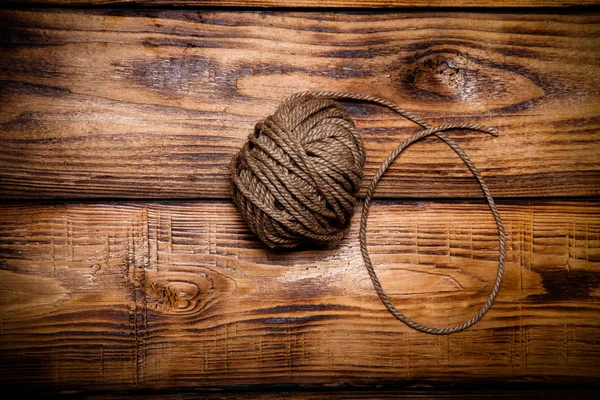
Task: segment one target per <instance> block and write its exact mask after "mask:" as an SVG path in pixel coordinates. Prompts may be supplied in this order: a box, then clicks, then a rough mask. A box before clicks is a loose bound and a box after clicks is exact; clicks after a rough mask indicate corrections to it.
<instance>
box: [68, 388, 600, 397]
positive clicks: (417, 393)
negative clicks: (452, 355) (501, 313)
mask: <svg viewBox="0 0 600 400" xmlns="http://www.w3.org/2000/svg"><path fill="white" fill-rule="evenodd" d="M71 397H73V398H76V399H81V398H82V396H81V394H80V393H75V394H73V395H72V396H69V395H63V396H61V398H64V399H65V400H69V399H70V398H71ZM199 397H200V398H202V399H222V400H234V399H240V400H241V399H261V400H276V399H277V400H279V399H287V400H338V399H339V400H354V399H359V400H362V399H377V400H393V399H432V398H435V399H463V400H469V399H502V400H504V399H507V398H511V399H545V400H547V399H559V400H563V399H569V400H574V399H595V398H597V397H598V391H597V390H593V389H584V390H581V389H577V388H571V389H558V390H557V389H553V390H542V389H533V390H532V389H529V390H523V389H517V390H514V389H512V388H508V389H507V388H506V387H505V388H504V389H503V390H498V389H496V390H489V389H487V390H474V389H471V388H469V389H466V390H465V389H464V388H460V387H459V388H455V389H454V390H436V389H433V390H432V389H421V390H418V389H417V390H415V389H400V390H377V391H375V390H343V391H334V390H330V391H323V392H310V391H296V392H293V391H289V390H288V391H285V392H279V393H277V392H275V393H271V392H264V391H263V392H261V391H246V392H244V391H238V392H228V391H218V390H214V391H192V392H184V393H172V392H171V393H168V394H164V393H159V394H157V393H144V394H135V393H134V394H132V393H131V392H126V393H122V394H118V393H117V394H108V395H107V394H106V393H102V394H95V395H94V394H92V395H86V396H85V397H83V398H85V399H87V400H96V399H114V400H117V399H125V400H130V399H134V400H142V399H156V400H163V399H169V400H188V399H198V398H199Z"/></svg>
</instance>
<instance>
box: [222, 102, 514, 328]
mask: <svg viewBox="0 0 600 400" xmlns="http://www.w3.org/2000/svg"><path fill="white" fill-rule="evenodd" d="M334 100H353V101H361V102H367V103H372V104H377V105H380V106H383V107H386V108H389V109H391V110H392V111H394V112H396V113H397V114H399V115H400V116H402V117H404V118H406V119H408V120H410V121H412V122H414V123H416V124H418V125H420V126H421V127H422V128H423V130H421V131H420V132H418V133H416V134H414V135H413V136H412V137H410V138H408V139H406V140H405V141H404V142H402V143H401V144H400V145H399V146H398V147H396V149H395V150H394V151H392V153H391V154H390V155H389V156H388V158H387V159H386V160H385V161H384V162H383V164H382V165H381V167H380V168H379V170H378V171H377V173H376V174H375V176H374V177H373V180H372V181H371V184H370V186H369V188H368V190H367V194H366V195H365V200H364V203H363V209H362V217H361V224H360V234H359V236H360V249H361V253H362V256H363V260H364V263H365V266H366V268H367V271H368V272H369V276H370V277H371V281H372V282H373V287H374V288H375V291H376V292H377V294H378V295H379V298H380V299H381V301H382V302H383V304H384V305H385V306H386V307H387V309H388V310H389V311H390V312H391V313H392V314H393V315H394V317H396V318H397V319H398V320H400V321H402V322H404V323H405V324H407V325H408V326H410V327H412V328H414V329H417V330H419V331H422V332H426V333H431V334H438V335H444V334H450V333H455V332H459V331H462V330H464V329H466V328H468V327H470V326H472V325H473V324H475V323H476V322H477V321H479V320H480V319H481V318H482V317H483V316H484V315H485V313H486V312H487V311H488V310H489V308H490V307H491V305H492V303H493V302H494V299H495V298H496V295H497V294H498V291H499V289H500V285H501V284H502V278H503V275H504V263H505V259H506V237H505V234H504V228H503V225H502V220H501V219H500V215H499V213H498V209H497V207H496V205H495V203H494V199H493V197H492V195H491V193H490V191H489V189H488V187H487V185H486V183H485V181H484V180H483V177H482V176H481V174H480V173H479V171H478V170H477V168H476V167H475V165H473V163H472V162H471V160H470V159H469V157H468V156H467V155H466V154H465V153H464V151H463V150H462V149H461V148H460V147H459V146H458V144H457V143H456V142H454V141H453V140H452V139H450V138H449V137H448V136H446V135H445V134H444V132H446V131H449V130H456V129H466V130H474V131H480V132H485V133H489V134H492V135H494V136H497V135H498V132H497V130H496V129H494V128H490V127H486V126H483V125H478V124H446V125H442V126H438V127H433V126H431V125H429V124H427V123H426V122H425V121H423V120H422V119H420V118H419V117H417V116H415V115H413V114H412V113H409V112H408V111H406V110H403V109H402V108H400V107H398V106H397V105H396V104H394V103H392V102H390V101H388V100H385V99H382V98H379V97H376V96H370V95H361V94H355V93H344V92H326V91H313V92H303V93H297V94H295V95H293V96H291V97H289V98H288V99H287V100H285V101H284V102H283V103H282V105H281V106H280V107H279V108H278V110H277V111H276V112H275V114H274V115H273V116H271V117H268V118H267V119H266V120H265V121H263V122H259V123H258V124H257V126H256V129H255V132H254V134H252V135H250V136H249V138H248V142H247V143H246V144H245V145H244V147H243V148H242V150H241V151H240V152H239V153H238V154H237V155H236V156H235V157H234V159H233V161H232V165H231V171H232V197H233V200H234V202H235V203H236V204H237V206H238V208H239V209H240V211H241V213H242V215H243V217H244V219H245V220H246V222H247V223H248V226H249V227H250V229H251V230H252V231H253V232H254V233H256V234H257V235H258V236H259V237H260V239H261V240H262V241H263V242H265V243H266V244H267V245H268V246H270V247H272V248H292V247H296V246H298V245H300V244H301V243H303V242H304V241H307V240H308V241H312V242H315V243H318V244H327V243H330V242H337V241H338V240H340V239H341V238H343V237H344V236H345V235H346V233H347V231H348V228H349V225H350V218H351V217H352V213H353V210H354V205H355V197H354V195H355V193H356V192H357V191H358V188H359V185H360V180H361V178H362V168H363V165H364V160H365V154H364V147H363V145H362V140H361V138H360V136H359V135H358V134H357V132H356V129H355V127H354V123H353V122H352V120H351V119H350V117H349V116H348V114H347V112H346V110H345V109H344V107H343V106H341V105H340V104H339V103H337V102H335V101H334ZM429 135H435V136H437V137H438V138H440V139H441V140H443V141H444V142H445V143H446V144H447V145H448V146H449V147H450V148H451V149H452V150H454V152H456V154H457V155H458V156H459V157H460V158H461V160H463V162H464V163H465V165H466V166H467V167H468V168H469V170H470V171H471V173H472V174H473V175H474V176H475V178H477V181H478V182H479V185H480V186H481V189H482V191H483V194H484V196H485V198H486V200H487V202H488V205H489V207H490V210H491V212H492V215H493V217H494V220H495V222H496V226H497V229H498V240H499V257H498V271H497V275H496V280H495V282H494V287H493V289H492V291H491V293H490V295H489V296H488V298H487V300H486V302H485V303H484V304H483V305H482V307H481V308H480V309H479V311H478V312H477V314H475V316H473V317H472V318H471V319H469V320H468V321H466V322H464V323H463V324H460V325H457V326H453V327H445V328H438V327H431V326H427V325H423V324H420V323H418V322H416V321H414V320H412V319H410V318H408V317H406V316H405V315H404V314H402V313H401V312H400V311H398V310H397V309H396V307H395V306H394V305H393V304H392V303H391V301H390V300H389V298H388V297H387V295H386V294H385V292H384V290H383V288H382V287H381V283H380V282H379V279H378V277H377V274H376V273H375V270H374V268H373V264H372V263H371V258H370V256H369V251H368V248H367V236H366V231H367V218H368V215H369V207H370V204H371V198H372V195H373V192H374V191H375V188H376V187H377V183H378V182H379V180H380V179H381V177H382V176H383V174H384V173H385V172H386V171H387V169H388V168H389V166H390V165H391V164H392V162H393V161H394V160H395V159H396V158H397V157H398V156H399V155H400V154H401V153H402V151H404V149H406V148H407V147H408V146H410V145H411V144H412V143H414V142H416V141H418V140H420V139H422V138H424V137H426V136H429Z"/></svg>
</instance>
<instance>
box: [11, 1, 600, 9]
mask: <svg viewBox="0 0 600 400" xmlns="http://www.w3.org/2000/svg"><path fill="white" fill-rule="evenodd" d="M5 1H7V2H8V3H15V4H28V5H31V4H36V5H37V4H52V5H62V6H90V5H128V6H136V5H143V6H169V7H174V6H184V7H275V8H291V7H309V8H400V7H401V8H406V7H408V8H415V7H428V8H437V7H491V8H499V7H573V6H587V5H597V4H598V0H498V1H494V0H438V1H432V0H324V1H318V0H5Z"/></svg>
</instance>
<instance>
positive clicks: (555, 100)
mask: <svg viewBox="0 0 600 400" xmlns="http://www.w3.org/2000/svg"><path fill="white" fill-rule="evenodd" d="M17 3H18V4H21V5H22V4H27V5H31V4H35V3H23V2H17ZM17 3H15V4H17ZM47 3H52V4H54V5H58V6H60V5H73V4H75V5H82V4H83V5H90V4H96V3H98V4H100V3H112V4H117V3H118V2H110V1H106V2H104V1H98V2H96V1H93V0H92V1H87V2H85V1H72V2H71V1H68V0H65V1H59V0H57V1H48V2H47ZM371 3H376V4H375V5H376V6H379V7H388V6H390V7H398V6H400V7H401V6H413V5H414V6H420V7H422V6H428V5H429V3H430V2H425V1H423V2H419V1H416V2H411V4H407V3H406V2H403V1H390V2H366V1H365V2H358V3H353V4H350V2H347V1H339V2H338V1H328V2H322V3H321V2H310V1H305V2H304V1H300V0H298V1H295V2H290V3H289V4H288V3H286V4H288V5H295V6H307V7H321V6H324V7H330V8H331V7H337V6H340V7H341V8H340V9H334V8H331V9H329V10H328V11H326V12H325V11H323V12H314V11H311V12H299V11H291V10H290V11H285V10H276V11H256V10H255V9H252V10H251V11H248V10H245V9H243V8H240V9H235V10H229V11H222V10H220V11H219V10H212V9H211V10H207V9H203V10H192V9H185V10H160V9H155V10H148V9H144V8H137V9H136V8H131V7H127V6H124V5H121V6H120V8H118V9H98V8H68V7H65V8H61V7H53V8H49V9H36V8H23V7H21V8H19V7H16V8H14V9H4V10H0V198H1V199H2V202H3V204H0V386H2V389H23V388H26V389H31V390H51V391H55V392H64V391H67V392H70V391H94V392H95V395H94V396H97V397H94V396H92V398H98V397H103V396H104V395H105V394H106V393H104V391H110V392H111V393H112V394H111V396H112V397H113V398H121V397H119V396H122V397H130V396H132V395H133V394H135V393H137V395H136V396H138V397H139V398H145V397H146V396H149V397H153V396H155V395H156V394H157V393H158V394H160V395H161V396H163V397H164V398H191V397H193V396H195V394H197V393H196V392H189V393H188V392H183V393H181V392H180V393H175V392H174V393H170V392H169V391H171V390H197V389H198V390H201V389H209V388H210V389H218V390H221V389H225V392H211V393H212V394H210V395H208V396H209V398H212V397H215V398H264V396H266V398H280V397H284V398H314V399H318V398H325V397H327V398H331V397H330V396H332V395H333V396H334V397H333V398H364V397H375V398H393V397H394V398H395V397H397V396H399V395H403V396H406V397H411V393H412V392H410V391H409V392H405V393H403V392H402V391H400V392H381V393H371V394H369V395H367V394H365V393H366V392H364V391H360V390H358V391H356V389H357V388H358V389H360V388H361V387H363V388H376V387H378V385H383V386H384V387H385V385H388V384H390V383H391V384H392V385H400V386H402V387H409V388H411V387H413V388H414V386H411V385H415V384H416V385H425V386H428V387H430V386H431V387H433V388H435V387H436V385H438V386H437V387H443V388H444V391H442V392H438V393H437V395H440V396H442V398H443V397H447V398H455V396H456V393H454V392H452V391H447V388H448V387H449V385H459V387H461V385H462V387H468V385H470V384H474V383H475V384H478V385H487V384H490V385H496V386H495V387H496V388H502V387H504V386H509V385H520V386H519V388H520V390H521V392H519V393H521V395H522V396H523V397H527V396H529V395H531V397H535V396H536V394H544V393H542V392H536V391H533V392H530V391H529V390H528V389H527V386H526V385H528V384H533V385H534V388H535V390H539V389H540V388H544V387H548V386H546V385H555V384H559V385H576V387H582V386H583V388H584V389H585V391H584V392H579V393H570V392H569V389H568V388H569V387H570V386H566V387H567V389H565V387H563V388H562V389H561V390H565V391H567V392H568V393H570V394H571V395H572V396H575V397H577V396H580V397H588V395H590V396H591V395H592V394H593V393H594V392H595V391H596V390H595V388H597V387H596V386H591V385H595V384H597V380H598V378H599V377H600V199H599V198H598V195H599V192H600V107H599V104H600V90H599V88H600V77H599V71H600V52H599V50H598V49H600V14H598V13H597V12H593V10H592V11H590V10H588V9H585V10H582V9H579V10H574V11H573V10H570V9H565V10H566V11H564V12H563V11H557V10H556V9H550V10H545V11H544V9H542V10H541V11H540V10H539V9H532V8H528V9H525V10H524V11H521V12H515V11H514V10H512V9H510V10H503V9H499V10H495V11H489V10H484V12H476V11H475V12H467V11H465V10H461V11H460V12H453V11H450V10H446V9H443V10H441V11H440V10H439V9H436V8H432V9H431V10H422V9H419V10H418V11H417V12H415V11H410V10H404V9H403V10H399V11H393V12H370V11H367V10H365V11H362V12H350V13H345V12H342V11H344V10H345V8H344V7H348V6H352V7H359V6H370V5H371ZM425 3H427V4H425ZM472 3H475V2H469V1H463V2H458V3H456V4H458V5H463V6H471V5H475V4H472ZM478 3H479V5H484V6H486V7H495V6H498V5H500V6H507V5H508V6H521V5H523V6H531V5H541V6H557V5H570V3H569V2H556V3H555V2H553V1H546V2H543V3H538V2H534V1H518V0H515V1H505V2H501V3H496V4H493V3H495V2H478ZM534 3H535V4H534ZM136 4H143V5H156V4H159V5H161V4H163V3H160V2H153V1H145V2H138V3H136ZM177 4H179V5H187V6H206V5H209V6H212V5H215V3H213V2H210V1H188V2H180V3H177ZM580 4H583V3H580ZM228 5H232V6H238V7H243V6H249V7H254V6H259V7H260V6H272V5H278V6H281V3H277V4H275V2H258V1H257V2H252V1H249V2H236V1H226V2H223V3H219V6H228ZM440 5H443V6H444V5H445V6H451V5H452V4H450V3H449V2H441V3H440ZM474 10H476V9H474ZM316 89H326V90H337V91H352V92H359V93H365V94H373V95H378V96H383V97H387V98H389V99H391V100H394V101H396V102H397V103H399V104H400V105H401V106H403V107H405V108H407V109H409V110H411V111H414V112H416V113H419V114H420V115H421V116H423V117H424V118H425V119H426V120H427V121H429V122H431V123H432V124H434V125H437V124H442V123H443V122H444V121H449V122H476V123H481V124H485V125H489V126H495V127H497V128H498V129H499V131H500V136H499V137H497V138H493V137H489V136H487V135H483V134H477V133H467V132H456V133H453V134H452V137H453V138H455V140H456V141H457V142H459V143H460V145H461V146H462V147H463V148H464V149H465V151H466V152H467V153H468V154H469V156H470V157H471V158H472V160H473V161H474V163H475V164H476V165H477V167H478V168H479V169H480V170H481V172H482V174H483V176H484V178H485V179H486V181H487V182H488V184H489V187H490V189H491V191H492V194H493V195H494V196H495V197H496V199H497V202H498V204H499V206H498V207H499V211H500V214H501V216H502V218H503V220H504V224H505V228H506V234H507V259H506V274H505V279H504V283H503V286H502V289H501V290H500V293H499V295H498V298H497V300H496V302H495V303H494V305H493V307H492V308H491V310H490V311H489V313H488V314H487V315H486V316H485V317H484V318H483V320H482V321H480V322H479V323H478V324H477V325H475V326H474V327H472V328H470V329H468V330H467V331H464V332H461V333H458V334H455V335H452V336H443V337H439V336H431V335H426V334H423V333H419V332H416V331H414V330H412V329H410V328H408V327H407V326H405V325H403V324H401V323H399V322H398V321H396V320H395V319H394V318H393V317H392V316H391V314H390V313H389V312H388V311H387V310H386V309H385V307H384V306H383V305H382V304H381V302H380V300H379V298H378V297H377V294H376V292H375V291H374V290H373V287H372V284H371V281H370V280H369V277H368V275H367V272H366V270H365V268H364V265H363V261H362V259H361V255H360V250H359V247H358V237H357V236H358V225H359V219H358V216H355V218H354V220H353V224H352V229H351V231H350V233H349V235H348V237H347V238H346V239H345V240H344V241H343V242H342V243H341V244H340V245H339V246H336V247H331V248H324V249H317V248H304V249H302V250H301V251H297V252H275V251H270V250H268V249H267V248H266V247H265V246H264V245H263V244H262V243H260V242H259V241H258V239H257V238H256V237H255V236H253V235H252V234H251V233H250V232H249V230H248V229H247V227H246V226H245V224H244V223H243V221H242V219H241V217H240V216H239V214H238V212H237V210H236V209H235V207H234V206H233V204H232V203H231V201H230V200H229V180H228V179H229V178H228V164H229V162H230V160H231V157H232V156H233V155H234V154H235V153H236V152H237V151H238V149H239V148H240V146H241V145H242V144H243V143H244V141H245V140H246V137H247V135H248V134H250V133H251V132H252V130H253V127H254V124H255V123H256V122H257V121H258V120H259V119H261V118H264V117H265V116H267V115H269V114H270V113H272V112H273V111H274V110H275V108H276V107H277V105H278V104H279V102H280V101H281V100H282V99H284V98H285V97H286V96H287V95H289V94H292V93H294V92H297V91H303V90H316ZM346 105H347V107H348V109H349V110H350V113H351V115H352V117H353V118H354V119H355V121H356V123H357V125H358V128H359V131H360V133H361V134H362V136H363V137H364V139H365V146H366V152H367V163H366V169H365V179H364V183H363V191H362V192H361V195H362V194H363V193H364V189H365V188H366V186H367V184H368V182H369V180H370V178H371V177H372V176H373V174H374V173H375V170H376V169H377V168H378V166H379V164H380V163H381V162H382V161H383V160H384V159H385V158H386V157H387V155H388V154H389V152H390V151H391V150H392V149H393V148H394V147H395V146H396V145H397V144H398V143H400V142H401V141H402V140H403V139H404V138H406V137H408V136H409V135H410V134H411V133H413V132H414V131H415V130H416V129H417V127H416V126H414V125H411V124H409V123H406V122H405V121H402V120H399V119H398V118H397V117H396V116H394V115H393V114H391V113H389V112H387V111H385V110H381V109H377V108H375V107H371V106H364V105H357V104H354V103H347V104H346ZM375 196H376V197H377V198H376V199H375V201H374V203H373V206H372V208H371V214H370V217H369V227H368V231H367V240H368V246H369V250H370V252H371V257H372V260H373V263H374V265H375V268H376V270H377V273H378V274H379V277H380V279H381V281H382V284H383V287H384V289H385V290H386V291H387V292H388V294H389V295H390V298H391V299H392V300H393V301H394V304H395V305H396V306H397V307H398V308H399V309H400V310H401V311H403V312H405V313H406V314H407V315H408V316H409V317H411V318H414V319H416V320H418V321H419V322H421V323H425V324H433V325H441V326H449V325H454V324H457V323H461V322H464V320H465V319H466V318H467V317H468V316H470V315H472V314H474V313H475V312H476V311H477V310H478V308H479V307H480V305H481V303H482V302H483V301H484V300H485V298H486V297H487V295H488V293H489V291H490V289H491V285H492V284H493V280H494V277H495V274H496V268H497V257H498V238H497V233H496V228H495V225H494V221H493V218H492V216H491V214H490V212H489V209H488V207H487V205H485V203H484V202H483V201H482V200H481V192H480V189H479V188H478V186H477V183H476V181H475V179H474V178H473V177H472V176H471V175H470V173H469V172H468V170H466V168H465V167H464V166H463V165H462V163H461V161H460V160H459V159H458V157H456V156H455V155H454V153H452V151H451V150H450V149H448V148H447V147H446V146H445V145H444V144H443V143H441V142H439V140H437V139H435V138H431V139H426V140H424V141H422V142H420V143H417V144H416V145H414V146H412V147H411V148H410V149H408V150H407V151H406V153H405V154H403V155H402V157H401V158H400V159H399V160H397V161H396V162H395V163H394V165H393V166H392V167H391V168H390V170H389V172H388V174H387V175H386V176H385V177H384V178H383V180H382V181H381V183H380V186H379V187H378V189H377V191H376V193H375ZM357 211H360V204H359V205H358V206H357ZM281 385H283V387H290V388H292V389H294V388H295V389H298V390H299V393H295V394H290V393H288V394H282V393H278V392H271V393H267V394H264V393H258V394H257V393H256V392H248V393H241V392H237V393H236V392H232V390H234V389H235V388H238V389H239V390H243V389H244V388H246V389H248V388H249V389H252V388H257V387H259V388H261V387H267V388H271V389H272V390H274V389H273V388H281V387H282V386H281ZM286 385H287V386H286ZM535 385H537V386H535ZM586 385H587V386H586ZM417 387H420V386H417ZM574 387H575V386H574ZM346 388H351V389H353V390H352V391H349V392H340V390H344V389H346ZM588 389H589V390H588ZM137 390H146V391H142V392H133V391H137ZM154 390H158V391H159V392H154ZM252 390H255V389H252ZM312 390H317V391H318V392H315V393H313V392H311V391H312ZM322 390H325V392H322ZM523 390H524V391H523ZM118 391H124V392H123V394H119V392H118ZM415 393H416V392H415ZM564 393H565V392H563V391H556V392H554V393H550V394H551V395H552V396H555V397H554V398H558V397H560V396H561V395H562V394H564ZM416 395H418V396H423V397H428V396H429V395H430V393H429V392H419V393H416ZM497 395H498V393H494V392H490V393H487V394H486V393H483V394H481V393H479V392H475V393H474V392H467V393H463V394H460V395H459V396H462V397H461V398H474V397H490V398H491V397H496V396H497ZM335 396H337V397H335ZM498 396H500V395H498Z"/></svg>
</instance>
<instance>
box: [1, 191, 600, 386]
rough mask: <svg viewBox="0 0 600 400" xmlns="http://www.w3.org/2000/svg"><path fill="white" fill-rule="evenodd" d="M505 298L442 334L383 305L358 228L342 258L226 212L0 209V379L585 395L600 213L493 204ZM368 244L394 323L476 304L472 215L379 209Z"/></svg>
mask: <svg viewBox="0 0 600 400" xmlns="http://www.w3.org/2000/svg"><path fill="white" fill-rule="evenodd" d="M499 208H500V212H501V214H502V216H503V218H504V222H505V226H506V232H507V248H508V255H507V265H506V276H505V280H504V285H503V286H502V289H501V291H500V293H499V296H498V298H497V301H496V303H495V304H494V306H493V307H492V309H491V310H490V312H489V313H488V314H487V315H486V317H485V318H484V319H483V320H482V321H481V322H480V323H479V324H477V325H475V326H474V327H472V328H471V329H469V330H467V331H465V332H462V333H459V334H455V335H452V336H449V337H436V336H431V335H427V334H422V333H419V332H416V331H413V330H411V329H410V328H408V327H406V326H405V325H403V324H401V323H399V322H398V321H396V320H395V319H393V317H392V316H391V315H390V314H389V313H388V311H387V310H386V309H385V308H384V307H383V305H382V304H381V303H380V301H379V299H378V298H377V295H376V293H375V291H374V290H373V289H372V286H371V282H370V280H369V278H368V275H367V273H366V271H365V269H364V267H363V264H362V261H361V257H360V252H359V249H358V243H357V231H356V229H357V226H358V221H357V220H355V221H354V224H353V227H354V229H353V230H352V231H351V232H350V236H349V237H348V238H347V239H346V240H345V241H344V242H343V243H342V244H341V245H340V246H339V247H338V248H333V249H325V250H312V251H311V250H305V251H301V252H297V253H293V254H288V253H276V252H272V251H269V250H266V249H265V248H264V246H263V245H261V244H260V242H257V240H256V238H255V237H254V236H253V235H251V234H250V233H249V232H248V231H247V229H246V228H245V226H244V224H243V222H242V221H241V219H240V218H239V217H238V214H237V213H236V211H235V208H234V207H233V205H231V204H230V203H221V202H200V203H131V204H124V203H102V204H96V203H89V204H70V205H68V204H67V205H4V206H2V207H0V350H1V351H0V384H3V385H8V386H10V385H11V384H19V385H27V386H28V387H38V388H39V387H43V386H44V385H48V386H50V387H55V388H61V389H81V388H84V389H87V390H91V389H100V390H109V389H113V390H114V389H129V388H149V389H153V388H162V389H169V388H173V387H205V386H211V387H214V386H230V385H243V384H265V385H269V384H281V383H286V384H298V385H305V386H317V387H318V386H330V385H334V386H338V385H345V384H348V385H362V384H373V383H377V382H412V381H422V380H426V381H429V382H446V383H448V382H478V383H486V382H488V383H493V382H522V381H527V382H548V383H560V382H562V383H575V382H577V383H580V384H581V383H595V382H597V379H598V377H599V376H600V319H599V318H598V315H599V310H600V203H597V202H594V203H589V202H532V203H527V204H525V203H520V204H513V203H503V204H501V205H500V207H499ZM368 243H369V248H370V251H371V252H372V258H373V261H374V263H375V265H376V268H377V270H378V273H379V275H380V278H381V280H382V283H383V286H384V288H385V289H386V290H387V291H388V293H389V294H390V295H391V298H392V299H393V300H394V302H395V303H396V304H397V305H398V307H399V308H400V309H401V310H403V311H405V312H406V314H407V315H409V316H411V317H413V318H416V319H417V320H419V321H420V322H424V323H437V324H441V325H444V324H454V323H457V322H461V321H462V320H463V319H464V318H465V316H466V315H468V314H472V313H474V312H475V311H476V309H477V308H478V307H479V305H480V303H481V302H482V301H483V300H484V299H485V298H486V296H487V295H488V291H489V290H490V287H491V285H492V281H493V278H494V276H495V273H496V263H497V261H496V260H497V247H498V243H497V237H496V231H495V228H494V223H493V220H492V217H491V216H490V215H489V211H488V210H487V208H486V206H485V205H483V204H479V203H477V204H467V203H428V202H416V203H412V202H391V201H383V202H382V201H379V202H375V204H374V206H373V208H372V213H371V216H370V219H369V232H368Z"/></svg>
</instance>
